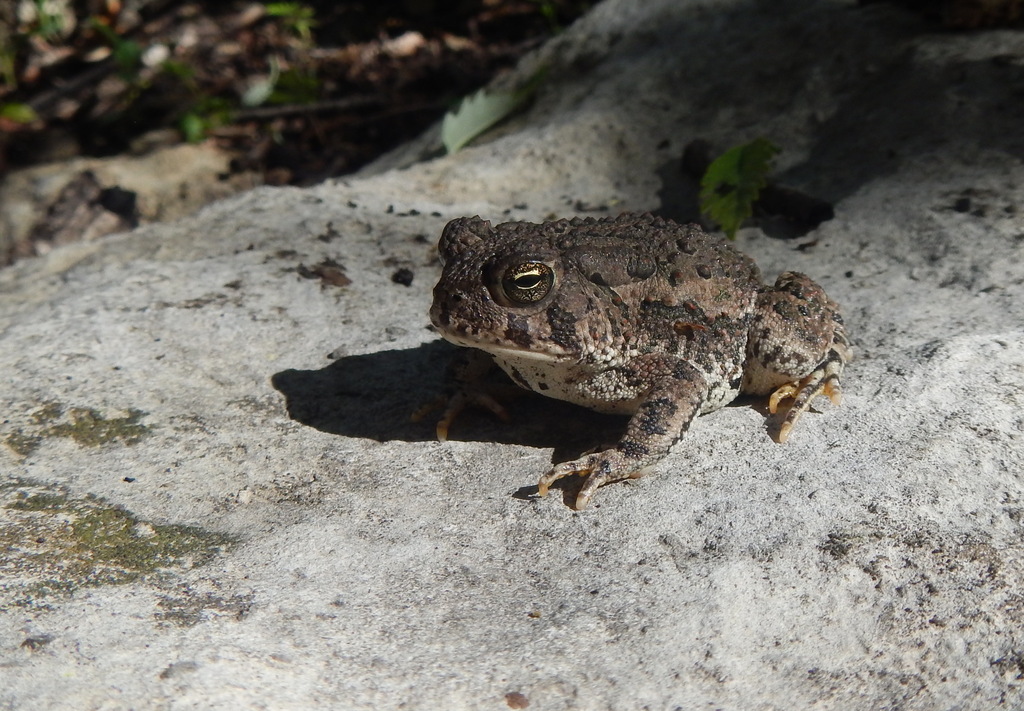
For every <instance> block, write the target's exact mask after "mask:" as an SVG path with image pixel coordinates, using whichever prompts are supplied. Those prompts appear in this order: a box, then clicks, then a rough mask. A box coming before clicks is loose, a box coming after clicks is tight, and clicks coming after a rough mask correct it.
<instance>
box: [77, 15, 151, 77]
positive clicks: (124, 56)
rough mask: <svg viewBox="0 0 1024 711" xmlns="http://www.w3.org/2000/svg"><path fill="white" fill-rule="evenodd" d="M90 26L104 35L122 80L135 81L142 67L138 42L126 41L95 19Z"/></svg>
mask: <svg viewBox="0 0 1024 711" xmlns="http://www.w3.org/2000/svg"><path fill="white" fill-rule="evenodd" d="M90 24H91V26H92V28H93V29H94V30H96V31H97V32H99V33H100V34H101V35H103V39H105V40H106V41H107V44H109V45H110V49H111V54H112V56H113V57H114V61H115V62H116V63H117V68H118V74H120V75H121V78H122V79H124V80H125V81H133V80H134V79H135V78H136V77H138V74H139V67H140V66H142V47H140V46H139V44H138V42H133V41H132V40H126V39H124V38H123V37H121V36H120V35H118V34H117V33H116V32H115V31H114V30H113V29H111V28H110V27H108V26H107V25H106V24H105V23H103V22H100V21H99V20H98V19H96V18H95V17H94V18H92V21H91V23H90Z"/></svg>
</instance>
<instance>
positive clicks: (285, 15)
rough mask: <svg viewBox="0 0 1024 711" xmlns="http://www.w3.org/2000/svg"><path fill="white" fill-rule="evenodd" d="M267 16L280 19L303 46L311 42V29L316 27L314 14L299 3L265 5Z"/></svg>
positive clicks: (311, 9) (308, 7)
mask: <svg viewBox="0 0 1024 711" xmlns="http://www.w3.org/2000/svg"><path fill="white" fill-rule="evenodd" d="M266 10H267V15H269V16H270V17H280V18H281V19H282V20H284V24H285V26H286V27H288V29H290V30H291V31H292V32H294V33H295V34H296V35H298V37H299V39H301V40H302V41H303V43H305V44H311V43H312V41H313V32H312V30H313V28H314V27H316V26H317V24H319V23H317V21H316V12H315V11H314V10H313V8H311V7H310V6H309V5H303V4H302V3H300V2H271V3H267V5H266Z"/></svg>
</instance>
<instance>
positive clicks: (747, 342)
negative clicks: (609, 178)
mask: <svg viewBox="0 0 1024 711" xmlns="http://www.w3.org/2000/svg"><path fill="white" fill-rule="evenodd" d="M438 250H439V252H440V256H441V261H442V264H443V271H442V274H441V278H440V280H439V281H438V283H437V286H435V287H434V302H433V305H432V306H431V309H430V320H431V322H432V323H433V325H434V327H435V328H436V329H437V331H438V332H439V333H440V334H441V335H442V336H443V337H444V338H445V339H447V340H449V341H451V342H452V343H454V344H456V345H459V346H466V347H468V348H471V349H474V350H473V351H472V353H473V354H475V355H472V357H470V358H468V359H467V360H466V362H465V364H464V367H462V369H461V373H460V374H459V375H458V376H457V381H458V382H457V385H458V390H457V392H456V393H455V395H454V396H453V397H452V398H451V400H450V401H449V404H448V409H447V411H446V412H445V414H444V416H443V417H442V419H441V420H440V421H439V422H438V426H437V430H438V437H439V438H440V439H445V438H446V437H447V433H448V428H449V426H450V425H451V423H452V421H453V419H454V417H455V416H456V415H457V414H458V412H459V411H460V410H461V409H463V408H464V407H465V406H467V405H469V404H477V405H482V406H484V407H486V408H488V409H490V410H492V411H493V412H495V413H497V414H498V415H504V408H503V407H502V406H501V405H500V403H498V402H497V401H496V400H495V399H494V398H493V397H492V396H491V395H490V394H489V393H488V392H487V391H486V390H483V389H480V387H479V385H478V380H479V375H480V373H482V372H483V371H484V370H486V369H487V368H489V367H490V366H491V365H492V361H493V363H494V364H497V365H498V366H500V367H501V369H502V370H504V371H505V372H506V373H507V374H508V375H509V377H511V379H512V380H513V381H515V382H516V383H517V384H519V385H520V386H522V387H523V388H526V389H529V390H532V391H534V392H537V393H540V394H542V395H546V396H548V397H553V398H558V399H560V400H566V401H568V402H572V403H576V404H577V405H582V406H584V407H588V408H591V409H593V410H597V411H599V412H607V413H619V414H628V415H630V419H629V422H628V424H627V425H626V429H625V433H624V434H623V435H622V437H621V439H620V440H619V442H618V443H617V444H616V445H615V446H614V447H611V448H608V449H603V450H600V451H595V452H592V453H589V454H584V455H583V456H581V457H579V458H578V459H574V460H572V461H568V462H562V463H560V464H557V465H555V466H554V467H553V468H551V469H550V470H549V471H548V472H546V473H545V474H543V475H542V476H541V477H540V480H539V482H538V491H539V493H540V495H542V496H543V495H545V494H546V493H547V491H548V488H549V487H550V486H551V485H552V484H553V483H554V482H556V481H558V480H559V479H562V478H563V477H567V476H571V475H579V476H582V477H585V479H584V482H583V485H582V488H581V489H580V491H579V493H578V495H577V497H576V500H575V506H576V508H577V509H582V508H584V507H586V506H587V504H588V503H589V502H590V500H591V498H592V497H593V496H594V492H595V491H596V490H597V488H598V487H600V486H602V485H604V484H608V483H610V482H614V481H619V480H622V479H627V478H632V477H636V476H639V474H640V473H641V471H642V470H644V469H645V468H647V467H650V466H651V465H652V464H654V463H656V462H658V461H659V460H661V459H662V458H663V457H665V455H666V454H667V453H668V451H669V449H670V448H671V447H672V445H673V444H675V443H676V442H677V441H678V440H679V438H680V437H681V436H682V435H683V433H684V432H686V430H687V429H688V428H689V427H690V424H691V423H692V422H693V420H694V418H695V417H696V416H697V415H700V414H704V413H707V412H711V411H712V410H716V409H718V408H720V407H722V406H724V405H726V404H727V403H729V402H730V401H732V400H733V399H735V398H736V397H737V396H738V395H740V394H753V395H768V396H769V401H768V403H769V410H770V411H771V412H772V413H775V412H776V411H777V409H778V407H779V404H780V402H782V401H783V400H792V404H791V406H790V407H789V410H788V411H787V412H786V414H785V415H784V417H782V420H781V423H780V425H779V430H778V435H777V439H778V441H779V442H785V441H786V439H787V438H788V437H789V435H790V432H791V430H792V429H793V426H794V425H795V424H796V422H797V420H798V419H799V418H800V416H801V415H802V414H803V413H804V412H805V411H806V410H807V409H808V407H809V406H810V404H811V401H812V400H814V398H816V397H817V396H819V395H826V396H828V397H829V398H830V399H831V400H832V402H833V403H835V404H839V402H840V399H841V392H840V378H841V376H842V373H843V368H844V366H845V365H846V362H847V361H848V360H849V359H850V357H851V348H850V344H849V342H848V340H847V338H846V332H845V330H844V327H843V320H842V317H841V316H840V315H839V306H838V304H836V303H835V302H834V301H832V300H830V299H829V298H828V296H826V294H825V291H824V290H823V289H822V288H821V287H820V286H819V285H818V284H816V283H815V282H814V281H812V280H811V279H810V278H809V277H807V276H805V275H803V274H800V273H798V272H785V273H783V274H782V275H781V276H779V278H778V279H777V280H776V281H775V284H774V285H773V286H769V285H767V284H765V283H763V282H762V280H761V274H760V271H759V270H758V268H757V265H756V264H755V263H754V261H753V260H752V259H751V258H750V257H748V256H746V255H745V254H742V253H741V252H739V251H737V250H736V249H735V248H733V247H732V246H731V245H730V244H729V243H728V242H726V241H725V240H724V239H721V238H718V237H715V236H712V235H709V234H707V233H705V232H704V231H703V230H701V229H700V227H699V226H697V225H685V226H684V225H679V224H676V223H674V222H671V221H669V220H664V219H661V218H658V217H654V216H652V215H649V214H624V215H620V216H619V217H615V218H602V219H595V218H582V219H581V218H573V219H571V220H567V219H563V220H558V221H554V222H545V223H543V224H533V223H529V222H508V223H505V224H500V225H496V226H492V225H491V223H490V222H488V221H485V220H482V219H480V218H479V217H463V218H459V219H456V220H453V221H451V222H449V223H448V225H447V226H446V227H445V228H444V231H443V233H442V235H441V240H440V243H439V244H438Z"/></svg>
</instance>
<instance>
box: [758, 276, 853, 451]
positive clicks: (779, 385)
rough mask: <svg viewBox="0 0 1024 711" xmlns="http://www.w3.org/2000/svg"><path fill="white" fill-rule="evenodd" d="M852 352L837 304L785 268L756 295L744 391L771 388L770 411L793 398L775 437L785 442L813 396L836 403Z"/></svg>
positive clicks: (840, 397)
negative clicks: (755, 309)
mask: <svg viewBox="0 0 1024 711" xmlns="http://www.w3.org/2000/svg"><path fill="white" fill-rule="evenodd" d="M851 356H852V349H851V348H850V343H849V341H848V340H847V338H846V330H845V327H844V326H843V319H842V317H841V316H840V315H839V305H838V304H836V303H835V302H834V301H830V300H829V298H828V296H826V294H825V291H824V289H822V288H821V287H820V286H819V285H818V284H816V283H815V282H814V281H812V280H811V279H810V278H809V277H807V276H805V275H803V274H799V273H797V272H786V273H785V274H782V275H781V276H780V277H779V278H778V280H777V281H776V282H775V287H774V288H772V289H767V290H765V291H764V292H762V294H761V295H760V297H759V298H758V302H757V313H756V315H755V317H754V320H753V322H752V325H751V330H750V339H749V340H748V343H747V362H746V364H745V367H744V378H743V392H746V393H751V394H757V395H767V394H769V393H770V394H771V398H770V399H769V402H768V409H769V410H770V411H771V412H772V413H774V412H776V410H777V409H778V406H779V403H780V402H781V401H782V400H785V399H789V398H792V399H793V404H792V405H791V406H790V408H789V411H788V412H787V413H786V416H785V418H784V419H783V421H782V424H781V425H780V426H779V433H778V440H779V442H785V441H786V439H788V438H789V433H790V431H791V430H792V429H793V426H794V425H795V424H796V422H797V420H798V419H800V416H801V415H802V414H803V413H804V412H806V411H807V409H808V408H809V407H810V405H811V402H812V401H813V400H814V398H816V397H817V396H819V395H826V396H828V398H829V399H830V400H832V402H833V403H835V404H837V405H838V404H839V402H840V400H841V399H842V389H841V383H840V380H841V378H842V374H843V368H845V366H846V363H847V362H848V361H849V360H850V358H851Z"/></svg>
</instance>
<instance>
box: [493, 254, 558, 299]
mask: <svg viewBox="0 0 1024 711" xmlns="http://www.w3.org/2000/svg"><path fill="white" fill-rule="evenodd" d="M554 282H555V273H554V272H553V271H552V270H551V267H549V266H548V265H547V264H544V263H543V262H523V263H522V264H516V265H515V266H512V267H509V268H508V269H506V270H505V273H504V274H503V275H502V277H501V290H502V291H503V292H504V293H505V296H507V297H508V299H509V301H512V302H513V303H516V304H533V303H536V302H538V301H540V300H541V299H543V298H544V297H545V296H547V295H548V292H550V291H551V286H552V285H553V284H554Z"/></svg>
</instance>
